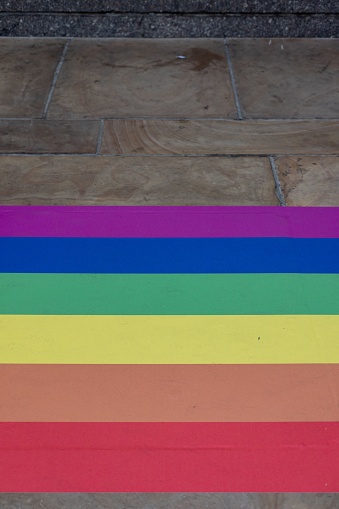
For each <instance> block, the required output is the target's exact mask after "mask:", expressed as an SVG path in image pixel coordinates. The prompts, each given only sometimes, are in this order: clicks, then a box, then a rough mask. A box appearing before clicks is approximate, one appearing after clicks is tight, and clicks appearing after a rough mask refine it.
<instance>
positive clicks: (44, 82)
mask: <svg viewBox="0 0 339 509" xmlns="http://www.w3.org/2000/svg"><path fill="white" fill-rule="evenodd" d="M64 46H65V41H62V40H53V39H47V40H46V39H11V38H9V39H0V117H2V118H14V117H41V116H42V115H43V113H44V108H45V104H46V101H47V98H48V94H49V92H50V88H51V85H52V81H53V76H54V72H55V69H56V66H57V64H58V62H59V59H60V57H61V54H62V51H63V48H64Z"/></svg>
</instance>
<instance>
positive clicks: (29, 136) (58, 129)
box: [0, 120, 100, 154]
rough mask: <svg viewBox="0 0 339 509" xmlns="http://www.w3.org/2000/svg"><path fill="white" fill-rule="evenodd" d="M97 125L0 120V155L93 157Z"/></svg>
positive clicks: (69, 122) (98, 127)
mask: <svg viewBox="0 0 339 509" xmlns="http://www.w3.org/2000/svg"><path fill="white" fill-rule="evenodd" d="M99 130H100V122H98V121H90V122H79V121H67V120H60V121H53V120H47V121H44V120H13V121H8V120H7V121H6V120H0V154H1V153H6V154H12V153H14V154H50V153H52V154H54V153H57V154H74V153H76V154H95V153H96V150H97V143H98V137H99Z"/></svg>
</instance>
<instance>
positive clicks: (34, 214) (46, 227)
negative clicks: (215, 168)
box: [0, 205, 339, 238]
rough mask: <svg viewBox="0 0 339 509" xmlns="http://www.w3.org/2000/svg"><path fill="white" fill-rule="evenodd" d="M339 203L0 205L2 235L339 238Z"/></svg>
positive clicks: (0, 234) (0, 232) (0, 233)
mask: <svg viewBox="0 0 339 509" xmlns="http://www.w3.org/2000/svg"><path fill="white" fill-rule="evenodd" d="M338 234H339V207H326V208H325V207H304V208H301V207H286V208H285V207H97V206H89V207H60V206H52V207H48V206H38V207H36V206H28V207H27V206H5V205H3V206H0V236H1V237H120V238H122V237H145V238H147V237H148V238H150V237H154V238H157V237H167V238H175V237H179V238H180V237H186V238H187V237H210V238H211V237H299V238H338V237H339V235H338Z"/></svg>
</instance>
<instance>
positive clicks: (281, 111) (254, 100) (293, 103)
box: [228, 39, 339, 119]
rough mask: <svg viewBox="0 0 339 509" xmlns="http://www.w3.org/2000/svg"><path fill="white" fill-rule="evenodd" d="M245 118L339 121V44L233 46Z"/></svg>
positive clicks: (254, 43) (254, 42)
mask: <svg viewBox="0 0 339 509" xmlns="http://www.w3.org/2000/svg"><path fill="white" fill-rule="evenodd" d="M228 48H229V52H230V55H231V59H232V62H233V69H234V79H235V82H236V87H237V91H238V96H239V101H240V106H241V110H242V114H243V116H244V117H245V118H289V119H291V118H299V119H300V118H338V117H339V87H338V74H339V60H338V54H339V40H338V39H333V40H320V41H315V40H306V39H300V40H286V41H283V40H265V39H241V40H235V39H234V40H231V41H229V42H228Z"/></svg>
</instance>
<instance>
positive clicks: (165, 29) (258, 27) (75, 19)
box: [0, 4, 339, 38]
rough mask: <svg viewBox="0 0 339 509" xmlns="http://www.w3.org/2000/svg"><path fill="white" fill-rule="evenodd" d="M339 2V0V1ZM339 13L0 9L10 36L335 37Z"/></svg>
mask: <svg viewBox="0 0 339 509" xmlns="http://www.w3.org/2000/svg"><path fill="white" fill-rule="evenodd" d="M338 5H339V4H338ZM338 34H339V15H338V14H312V15H307V14H299V15H294V14H280V15H279V16H276V15H274V14H257V15H255V14H244V15H240V14H225V15H221V14H212V15H208V14H207V15H206V14H154V13H150V14H142V13H140V14H128V13H126V14H97V13H96V14H76V13H74V14H71V13H63V14H53V15H51V14H34V13H33V14H31V13H27V14H24V13H21V14H19V13H12V14H8V13H6V14H4V13H3V14H0V36H2V37H4V36H12V37H31V36H35V37H39V36H41V37H44V36H49V37H148V38H160V37H270V38H273V37H337V36H338Z"/></svg>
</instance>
